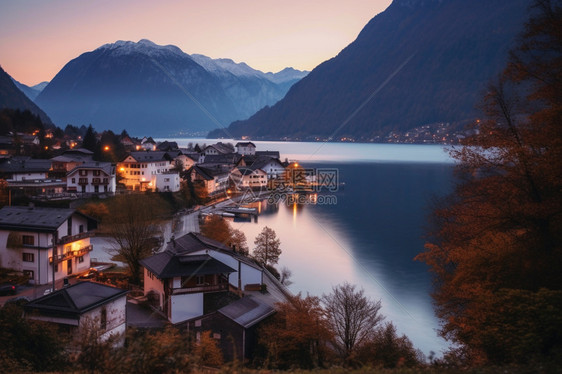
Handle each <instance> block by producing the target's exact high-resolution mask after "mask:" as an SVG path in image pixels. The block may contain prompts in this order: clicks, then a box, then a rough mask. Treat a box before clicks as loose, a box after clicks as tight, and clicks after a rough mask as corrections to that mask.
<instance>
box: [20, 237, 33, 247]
mask: <svg viewBox="0 0 562 374" xmlns="http://www.w3.org/2000/svg"><path fill="white" fill-rule="evenodd" d="M21 240H22V244H23V245H34V244H35V237H34V236H33V235H22V237H21Z"/></svg>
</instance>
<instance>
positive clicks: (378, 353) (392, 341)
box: [356, 322, 425, 368]
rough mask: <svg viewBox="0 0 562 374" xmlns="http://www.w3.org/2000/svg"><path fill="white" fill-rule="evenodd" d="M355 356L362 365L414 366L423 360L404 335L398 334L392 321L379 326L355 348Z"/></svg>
mask: <svg viewBox="0 0 562 374" xmlns="http://www.w3.org/2000/svg"><path fill="white" fill-rule="evenodd" d="M356 357H357V361H359V362H360V363H361V365H363V366H370V367H381V366H382V367H385V368H397V367H415V366H420V365H421V364H422V363H423V362H424V361H425V358H424V355H423V353H422V352H420V351H419V350H417V349H415V348H414V345H413V344H412V341H411V340H410V339H408V337H407V336H406V335H402V336H399V335H398V333H397V332H396V327H395V326H394V324H393V323H392V322H388V323H386V324H384V326H379V328H377V330H376V331H375V332H374V333H373V334H372V335H371V336H369V337H368V339H367V340H366V341H365V342H364V343H363V344H362V345H361V346H360V347H359V348H358V349H357V355H356Z"/></svg>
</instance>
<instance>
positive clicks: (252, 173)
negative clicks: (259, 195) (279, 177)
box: [230, 166, 268, 189]
mask: <svg viewBox="0 0 562 374" xmlns="http://www.w3.org/2000/svg"><path fill="white" fill-rule="evenodd" d="M230 178H231V179H232V181H233V182H234V185H235V186H236V188H237V189H248V188H250V189H261V188H266V187H267V179H268V178H267V173H266V172H265V171H263V170H261V169H255V170H254V169H251V168H247V167H243V166H238V167H237V168H235V169H234V170H233V171H232V173H230Z"/></svg>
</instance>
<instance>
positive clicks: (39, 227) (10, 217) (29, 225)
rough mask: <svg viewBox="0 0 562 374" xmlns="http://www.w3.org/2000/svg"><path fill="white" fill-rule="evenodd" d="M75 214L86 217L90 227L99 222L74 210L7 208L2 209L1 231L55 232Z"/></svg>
mask: <svg viewBox="0 0 562 374" xmlns="http://www.w3.org/2000/svg"><path fill="white" fill-rule="evenodd" d="M73 214H77V215H80V216H82V217H85V218H86V219H87V220H88V227H95V226H96V223H97V221H96V220H95V219H94V218H92V217H88V216H86V215H84V214H82V213H80V212H78V211H76V210H74V209H61V208H39V207H25V206H5V207H3V208H2V209H0V229H4V230H29V231H36V232H53V231H55V230H57V229H58V228H59V227H60V226H61V225H62V224H63V223H64V222H65V221H66V220H67V219H68V217H70V216H71V215H73Z"/></svg>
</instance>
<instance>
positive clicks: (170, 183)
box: [156, 171, 180, 192]
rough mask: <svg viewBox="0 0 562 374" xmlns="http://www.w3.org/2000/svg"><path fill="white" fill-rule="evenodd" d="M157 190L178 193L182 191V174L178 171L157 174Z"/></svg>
mask: <svg viewBox="0 0 562 374" xmlns="http://www.w3.org/2000/svg"><path fill="white" fill-rule="evenodd" d="M156 190H157V191H160V192H178V191H179V190H180V174H179V173H178V172H177V171H167V172H165V173H162V174H156Z"/></svg>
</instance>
